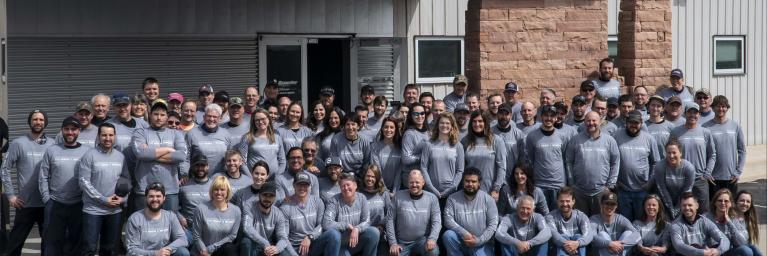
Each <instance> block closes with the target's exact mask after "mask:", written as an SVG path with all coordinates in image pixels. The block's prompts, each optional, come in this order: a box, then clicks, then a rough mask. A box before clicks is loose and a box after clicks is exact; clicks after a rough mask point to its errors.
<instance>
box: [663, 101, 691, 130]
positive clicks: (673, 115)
mask: <svg viewBox="0 0 767 256" xmlns="http://www.w3.org/2000/svg"><path fill="white" fill-rule="evenodd" d="M684 106H685V105H684V103H682V100H681V99H679V97H676V96H673V97H671V98H669V99H668V100H667V101H666V108H665V110H666V111H665V112H664V113H663V117H664V118H666V121H668V122H671V123H672V124H674V127H677V126H681V125H684V123H685V122H686V120H685V118H684V115H683V112H684Z"/></svg>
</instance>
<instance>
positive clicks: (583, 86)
mask: <svg viewBox="0 0 767 256" xmlns="http://www.w3.org/2000/svg"><path fill="white" fill-rule="evenodd" d="M586 88H590V89H594V88H597V87H596V85H594V81H592V80H585V81H583V82H581V90H583V89H586Z"/></svg>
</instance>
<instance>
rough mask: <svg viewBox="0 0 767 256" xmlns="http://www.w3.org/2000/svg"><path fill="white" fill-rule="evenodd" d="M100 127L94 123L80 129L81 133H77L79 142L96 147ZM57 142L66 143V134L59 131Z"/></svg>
mask: <svg viewBox="0 0 767 256" xmlns="http://www.w3.org/2000/svg"><path fill="white" fill-rule="evenodd" d="M98 132H99V127H98V126H95V125H93V124H91V125H89V126H88V127H86V128H82V129H80V134H79V135H77V142H80V144H83V146H88V147H91V148H92V147H95V146H96V140H97V139H98ZM56 144H64V136H63V135H62V134H61V132H59V133H58V134H57V135H56Z"/></svg>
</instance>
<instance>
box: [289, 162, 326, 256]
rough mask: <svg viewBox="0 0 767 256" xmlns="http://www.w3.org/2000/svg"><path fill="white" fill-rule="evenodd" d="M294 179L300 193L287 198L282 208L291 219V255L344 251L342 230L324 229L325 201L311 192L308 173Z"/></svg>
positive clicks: (294, 185)
mask: <svg viewBox="0 0 767 256" xmlns="http://www.w3.org/2000/svg"><path fill="white" fill-rule="evenodd" d="M300 176H303V178H302V177H299V178H298V179H295V180H294V181H293V190H295V191H296V193H295V194H294V195H293V196H289V197H287V198H286V199H285V201H283V203H282V205H281V206H280V210H282V213H283V214H285V217H287V221H288V241H290V246H288V247H287V250H288V251H289V252H290V254H291V255H294V256H297V255H312V256H315V255H340V254H339V250H340V247H341V242H340V241H341V234H340V233H338V232H323V230H322V229H323V228H322V218H323V213H324V212H325V204H324V203H322V200H320V198H319V197H318V196H312V195H310V194H309V191H310V187H311V184H312V183H311V181H310V180H309V179H308V177H306V175H300Z"/></svg>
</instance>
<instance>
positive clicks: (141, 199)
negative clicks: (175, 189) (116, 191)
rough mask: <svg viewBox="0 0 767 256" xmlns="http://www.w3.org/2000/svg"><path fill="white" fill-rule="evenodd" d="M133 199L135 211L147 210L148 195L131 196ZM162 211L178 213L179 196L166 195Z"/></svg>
mask: <svg viewBox="0 0 767 256" xmlns="http://www.w3.org/2000/svg"><path fill="white" fill-rule="evenodd" d="M130 197H131V198H133V211H134V212H135V211H138V210H141V209H144V208H146V195H133V194H132V195H131V196H130ZM162 209H164V210H168V211H172V212H178V194H167V195H165V202H163V203H162Z"/></svg>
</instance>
